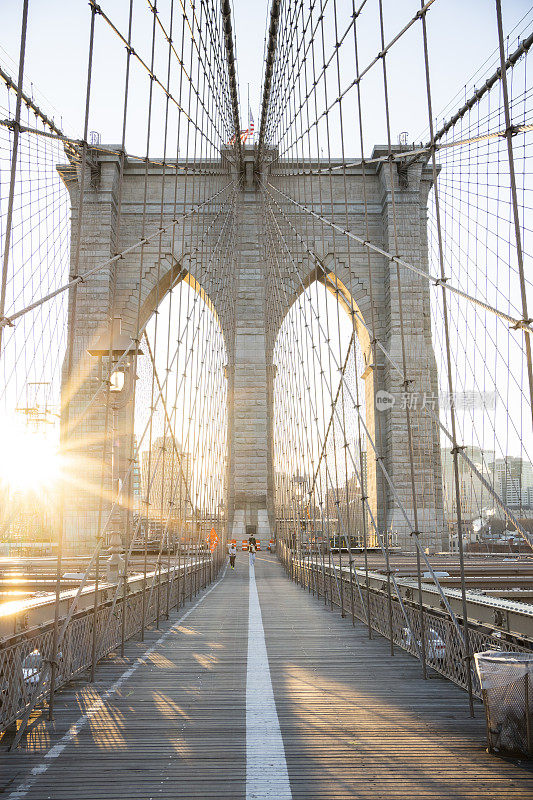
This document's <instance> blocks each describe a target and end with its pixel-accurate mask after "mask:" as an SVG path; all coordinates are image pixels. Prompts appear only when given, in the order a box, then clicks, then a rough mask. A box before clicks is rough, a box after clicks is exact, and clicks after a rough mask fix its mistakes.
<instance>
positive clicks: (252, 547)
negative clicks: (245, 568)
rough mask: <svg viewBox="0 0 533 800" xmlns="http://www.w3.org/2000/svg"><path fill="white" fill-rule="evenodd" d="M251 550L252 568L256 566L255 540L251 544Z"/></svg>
mask: <svg viewBox="0 0 533 800" xmlns="http://www.w3.org/2000/svg"><path fill="white" fill-rule="evenodd" d="M249 550H250V566H251V567H253V566H254V564H255V539H254V541H253V542H250V546H249Z"/></svg>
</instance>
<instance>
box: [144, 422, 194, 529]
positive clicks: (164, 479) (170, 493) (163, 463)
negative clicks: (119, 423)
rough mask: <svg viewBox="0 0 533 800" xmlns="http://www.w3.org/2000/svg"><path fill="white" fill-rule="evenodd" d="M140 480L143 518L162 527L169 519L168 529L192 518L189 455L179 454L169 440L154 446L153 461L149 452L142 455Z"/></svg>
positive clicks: (164, 438) (163, 440) (163, 439)
mask: <svg viewBox="0 0 533 800" xmlns="http://www.w3.org/2000/svg"><path fill="white" fill-rule="evenodd" d="M141 478H142V498H141V513H142V514H143V515H146V516H148V518H149V519H150V520H153V521H154V522H155V523H161V524H163V525H164V524H165V522H166V520H167V518H168V521H169V529H175V528H177V527H178V526H179V524H180V522H184V521H185V520H186V519H187V518H189V517H191V515H192V506H191V503H190V491H191V463H190V455H189V453H185V452H181V451H178V452H176V449H175V448H174V444H173V442H172V439H171V438H170V437H162V436H161V437H159V438H158V439H156V440H155V441H154V442H153V444H152V450H151V457H150V453H149V452H148V451H145V452H144V453H142V469H141ZM188 490H189V491H188ZM147 497H148V506H147V505H146V499H147Z"/></svg>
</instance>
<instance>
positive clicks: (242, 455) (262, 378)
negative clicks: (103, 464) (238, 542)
mask: <svg viewBox="0 0 533 800" xmlns="http://www.w3.org/2000/svg"><path fill="white" fill-rule="evenodd" d="M244 151H245V152H244V157H245V164H246V170H245V175H244V180H243V187H242V190H240V192H239V195H238V197H237V203H236V212H235V213H236V215H237V226H236V230H237V234H238V241H237V243H236V252H235V254H234V260H233V263H234V266H233V267H232V269H233V271H234V274H233V285H232V291H233V293H234V302H233V305H232V307H231V310H230V308H229V307H227V308H220V309H216V311H217V314H218V318H219V320H220V325H221V328H222V331H223V334H224V337H225V343H226V348H227V355H228V364H227V369H226V377H227V381H228V398H229V400H228V420H229V422H228V424H229V431H228V434H229V435H228V520H229V524H230V531H231V532H232V533H233V534H234V535H235V536H238V537H240V536H242V535H243V534H244V531H245V525H246V524H249V523H253V524H255V525H257V526H258V531H259V533H260V535H262V536H263V537H264V538H266V537H267V536H270V534H271V531H272V527H273V525H274V520H273V514H272V510H273V502H272V496H273V486H274V481H273V475H272V396H273V392H272V381H273V369H272V352H271V347H270V345H269V344H268V342H267V336H266V325H265V306H266V295H265V293H266V290H267V285H268V281H267V279H266V278H267V276H266V274H265V271H266V266H265V260H264V248H263V245H262V239H261V231H262V224H261V207H260V195H259V191H258V190H257V187H256V185H255V182H254V175H253V159H254V152H253V148H244ZM377 153H378V154H382V151H381V152H380V151H379V149H378V150H377ZM198 166H199V168H198V174H197V175H195V174H194V170H193V171H192V172H191V170H189V173H188V175H189V177H188V186H189V189H188V190H187V191H188V194H187V192H186V188H185V179H184V178H182V177H181V176H179V177H178V179H177V183H176V186H177V207H178V208H179V209H180V211H181V210H182V209H183V210H184V211H186V210H187V209H189V208H190V207H191V206H192V204H193V198H194V197H195V196H201V191H200V189H201V188H202V186H203V184H204V183H205V181H206V180H207V178H206V177H205V175H204V174H203V172H202V170H203V168H205V162H203V163H202V164H201V165H198ZM200 167H202V169H200ZM229 168H231V167H229ZM60 173H61V175H62V177H63V179H64V181H65V183H66V185H67V187H68V189H69V192H70V197H71V203H72V232H73V242H72V252H73V253H74V252H75V250H76V246H77V243H76V229H77V216H78V209H79V204H80V196H79V189H80V180H79V179H80V175H79V170H76V169H74V168H73V167H72V166H68V167H61V168H60ZM119 173H120V157H119V155H118V154H117V153H116V151H115V148H113V151H112V150H111V148H110V150H109V152H107V151H106V149H105V148H103V149H102V148H100V149H99V150H98V151H94V152H92V153H91V179H90V180H87V181H85V190H84V201H83V205H84V209H83V221H82V226H81V241H80V243H79V248H80V250H79V252H80V256H79V272H80V274H83V273H84V272H86V271H88V270H90V269H91V268H92V267H94V266H96V265H98V264H102V263H103V262H105V261H106V260H108V259H110V258H111V257H112V256H113V255H114V254H115V252H117V251H122V250H124V249H125V248H127V247H128V246H130V245H132V244H133V243H135V242H137V241H139V239H140V238H141V232H142V216H143V191H144V176H145V165H144V164H142V163H140V162H138V161H133V160H132V161H130V160H126V162H125V165H124V173H123V180H122V199H121V214H120V232H119V236H118V241H117V237H116V231H117V227H118V203H119V198H118V187H119ZM401 177H402V181H401V185H400V180H399V176H398V175H397V174H396V177H395V182H396V185H395V198H396V210H397V220H396V223H397V227H398V231H399V248H400V252H399V254H400V255H401V256H402V257H403V258H405V260H406V261H409V262H411V263H413V264H416V265H417V266H419V267H421V268H422V269H424V270H427V238H426V203H427V197H428V193H429V190H430V188H431V174H430V170H429V169H426V168H424V167H423V166H422V165H421V164H420V163H415V164H413V165H412V166H411V167H409V169H408V171H407V174H404V175H403V176H401ZM211 180H213V179H211ZM313 180H314V181H315V187H316V202H317V208H318V197H319V194H320V186H319V182H320V181H324V182H325V181H326V180H327V181H328V186H329V180H330V177H329V175H326V176H324V177H317V178H314V179H313ZM346 180H347V186H348V193H349V208H348V214H349V226H350V230H353V231H354V233H356V234H357V235H361V236H364V215H363V194H362V175H361V170H360V168H359V167H352V168H350V169H349V170H348V172H347V175H346ZM220 181H221V182H222V181H226V182H227V175H226V176H225V177H224V178H223V177H222V176H221V177H220ZM342 181H343V177H342V173H340V172H339V173H337V174H336V176H334V177H333V184H334V192H338V193H339V197H340V193H341V190H342ZM366 181H367V191H368V192H369V193H370V194H369V197H368V198H367V202H368V213H369V217H370V229H371V239H372V241H375V242H376V243H378V244H379V245H380V246H381V247H382V248H383V250H385V251H388V252H395V245H394V242H393V232H392V217H391V187H390V185H389V170H388V165H387V164H385V163H377V164H376V165H375V166H374V167H373V168H372V169H371V170H369V169H367V177H366ZM194 184H195V185H196V187H197V188H198V189H199V191H198V193H195V191H191V188H190V187H191V185H194ZM221 185H222V183H221ZM148 187H149V190H148V203H147V205H146V209H145V213H146V219H145V230H146V231H154V230H157V229H158V228H159V226H160V224H161V216H160V215H161V199H160V197H161V189H162V168H161V167H160V166H157V165H155V164H149V165H148ZM165 187H166V188H164V189H163V193H164V194H165V193H168V197H167V196H166V194H165V196H164V202H163V219H162V224H163V226H165V224H166V223H167V222H168V221H170V220H172V207H173V203H174V202H175V199H174V196H173V195H174V191H175V189H174V181H169V182H168V184H166V185H165ZM203 188H204V189H205V186H203ZM212 191H213V190H212V188H211V189H210V190H209V193H211V194H212ZM328 191H329V189H328ZM343 196H344V195H343ZM190 230H191V223H190V222H188V223H187V224H185V223H184V224H183V228H181V227H180V229H179V230H178V232H177V235H175V236H171V235H170V234H168V235H167V234H165V235H164V236H163V237H162V238H163V241H162V244H161V246H159V245H158V243H157V241H155V242H153V243H150V244H147V245H146V247H145V248H144V264H145V269H144V272H143V275H142V286H141V298H142V318H141V324H142V323H144V322H145V321H146V319H147V318H148V317H149V316H150V315H151V314H152V313H153V312H154V310H155V306H156V304H157V299H159V301H161V299H162V298H163V296H164V295H165V293H166V291H168V288H169V286H170V285H171V284H172V283H175V281H176V280H179V279H180V278H183V279H188V280H193V281H198V282H199V283H200V284H201V289H202V290H203V292H205V294H206V296H207V297H210V295H211V294H212V290H213V286H212V285H211V281H214V280H216V276H215V275H209V274H208V273H206V275H205V276H203V275H202V274H201V265H200V267H198V266H195V265H194V263H193V262H192V261H191V260H190V259H188V257H187V254H188V242H187V236H188V234H189V233H190ZM339 238H340V237H339V236H337V237H336V246H335V248H333V241H332V237H330V236H328V234H327V233H326V234H325V235H324V238H323V240H322V241H315V242H314V249H315V252H317V254H319V256H320V261H321V264H322V265H326V267H327V265H328V264H329V263H331V259H332V258H335V259H336V260H337V263H336V264H335V274H336V276H337V280H340V281H342V284H343V286H344V287H345V288H346V292H347V296H346V298H345V301H346V304H347V306H349V305H350V303H354V304H356V306H357V308H358V310H359V313H360V314H361V316H362V317H363V318H364V319H365V321H366V322H367V323H368V324H369V322H370V319H371V309H370V292H369V274H368V259H367V254H366V250H365V249H364V248H361V247H360V248H359V249H357V248H355V256H354V248H353V247H352V248H351V254H350V253H349V252H348V248H346V253H344V252H343V251H342V247H341V249H340V248H339ZM300 268H301V271H302V274H301V277H302V281H303V283H306V282H307V283H309V281H310V280H312V279H313V278H316V279H318V280H327V276H326V275H325V273H324V270H322V271H321V272H320V274H319V273H317V266H316V264H311V263H302V264H301V265H300ZM370 268H371V269H372V271H373V286H374V303H375V309H374V319H375V324H376V328H377V330H376V336H377V338H378V339H379V340H380V342H381V343H382V344H383V345H384V346H385V347H386V348H387V350H388V352H389V353H390V354H391V355H392V357H393V358H394V360H395V361H396V363H401V343H400V325H399V305H398V288H397V281H396V265H395V264H391V263H390V262H389V261H388V259H386V258H385V257H383V256H381V255H379V254H375V253H374V254H372V255H371V258H370ZM196 270H200V272H196ZM401 277H402V283H403V287H404V294H403V297H404V298H405V299H404V308H403V315H404V323H405V336H406V342H407V348H406V351H407V354H408V359H409V364H408V369H409V379H410V380H411V381H412V383H411V386H412V391H413V392H418V393H419V394H420V395H423V394H431V395H432V396H436V394H437V370H436V364H435V358H434V354H433V347H432V343H431V327H430V297H429V282H428V281H427V280H424V279H422V278H420V277H419V276H417V275H416V274H415V273H413V272H412V271H409V270H405V269H403V270H402V276H401ZM158 281H159V283H158ZM138 284H139V254H138V251H132V252H131V253H130V254H129V255H127V256H125V257H124V258H122V259H121V260H120V261H119V262H118V265H117V275H116V284H115V285H116V296H115V304H114V307H115V309H116V311H115V315H116V316H117V317H120V319H121V321H122V334H123V335H124V336H126V337H127V338H130V337H133V336H134V335H135V329H136V327H135V326H136V301H135V298H136V297H137V296H138ZM111 286H112V274H111V269H103V270H101V271H99V272H98V275H97V276H96V277H95V278H93V279H91V281H90V282H87V283H83V284H81V285H80V286H79V288H78V296H77V313H76V324H75V328H74V330H70V331H69V336H72V337H73V346H74V349H73V353H74V358H73V369H72V373H71V381H70V385H69V388H68V393H69V397H70V398H71V399H70V412H69V429H68V431H67V430H65V435H66V437H67V438H68V441H69V449H70V450H71V452H72V453H76V452H77V453H78V454H84V455H85V456H87V454H88V453H89V455H90V456H91V458H89V459H88V464H89V462H90V463H92V464H97V463H98V461H99V457H100V456H101V447H102V444H101V439H99V437H98V432H99V431H101V430H102V428H103V425H104V419H105V410H104V407H103V404H101V405H100V406H98V404H95V405H94V406H93V408H92V409H91V413H90V414H89V415H88V416H87V417H86V418H84V419H80V415H81V413H82V410H83V409H84V408H85V407H86V405H87V402H88V401H89V399H90V398H91V397H92V395H93V394H94V391H95V390H96V388H97V386H98V385H99V381H100V377H99V376H98V373H97V366H96V364H95V359H94V358H93V359H91V357H90V356H89V355H88V350H89V349H90V348H91V347H94V343H95V341H97V340H98V337H99V336H101V334H102V332H103V331H105V330H106V328H107V327H108V320H109V317H108V314H109V311H108V309H109V303H110V292H111ZM70 302H71V304H72V297H71V298H70ZM288 310H289V309H288V308H287V311H288ZM358 335H359V343H360V346H361V347H362V349H363V353H364V356H365V363H366V369H365V374H364V376H363V377H364V379H365V384H366V418H367V427H368V429H369V431H370V433H371V434H372V435H373V436H374V437H375V439H376V443H377V448H378V450H379V456H380V457H381V458H382V459H383V463H384V465H385V466H386V470H387V473H388V474H389V475H390V478H391V480H392V481H393V482H394V486H395V487H396V491H397V494H398V496H399V498H400V500H401V503H402V504H403V505H404V506H405V508H406V509H407V510H408V511H409V510H411V509H412V498H411V485H410V474H409V470H408V466H407V465H408V461H409V458H408V447H407V436H406V427H405V412H404V411H403V410H402V408H401V405H402V403H401V398H402V392H403V390H404V387H403V386H402V380H401V378H400V376H399V375H397V374H396V372H395V371H394V369H392V368H391V366H390V364H389V363H388V362H387V360H386V359H385V358H384V357H383V356H381V357H379V355H378V358H377V359H376V361H374V359H373V358H372V354H371V348H370V346H369V337H368V334H366V335H365V330H364V329H363V328H361V329H360V330H358ZM378 353H379V351H378ZM64 391H65V392H66V391H67V390H66V388H64ZM383 392H385V393H388V394H387V395H383ZM378 393H381V394H379V398H382V397H383V396H385V397H388V398H389V399H390V396H392V398H393V405H388V406H387V407H386V408H385V409H384V410H376V396H377V395H378ZM379 398H378V399H379ZM377 405H378V408H379V407H380V404H379V402H378V404H377ZM378 415H379V418H378ZM119 416H120V425H119V427H120V429H121V431H122V433H123V436H122V437H121V445H120V464H121V465H120V467H119V470H122V471H124V470H125V464H126V453H127V452H128V450H127V446H128V441H129V437H130V436H131V435H132V431H131V418H132V415H131V409H130V408H128V407H125V408H124V409H121V410H119ZM73 421H74V428H73V429H72V424H73ZM413 434H414V442H413V446H414V447H413V449H414V458H415V469H416V482H417V492H418V496H417V505H418V509H419V526H420V528H421V533H422V538H423V540H424V542H425V544H426V546H427V547H428V548H429V549H430V550H435V549H441V546H442V538H443V529H444V521H443V512H442V486H441V465H440V447H439V436H438V433H437V431H436V429H435V427H434V426H432V425H429V426H428V424H427V421H426V420H425V418H424V415H422V414H419V413H417V412H414V413H413ZM367 462H368V466H367V469H368V490H369V494H370V495H371V503H372V505H373V508H374V510H375V514H376V519H377V520H378V524H379V527H380V528H381V529H382V530H383V531H390V530H392V531H396V532H397V533H398V535H399V544H400V545H401V546H403V547H404V548H409V549H412V543H410V533H411V531H410V529H409V526H408V525H407V524H406V522H405V520H404V518H403V515H402V514H401V512H400V510H399V506H398V503H397V501H396V500H395V498H394V496H393V493H392V492H391V491H390V488H389V486H388V484H387V482H386V481H384V480H383V475H382V471H381V470H380V469H379V465H377V464H376V459H375V458H373V457H371V453H370V452H369V453H367ZM91 470H92V471H93V473H94V474H92V475H90V481H91V482H92V483H93V484H94V485H95V486H96V484H97V483H98V474H97V470H96V468H93V467H91V466H89V465H88V466H87V471H88V473H91ZM428 487H431V491H428V490H427V488H428ZM80 521H81V522H80ZM65 525H66V542H67V548H68V550H70V551H71V552H72V551H78V552H85V551H87V550H88V549H90V548H91V547H92V546H93V544H94V541H95V538H96V535H97V530H98V501H97V499H96V494H95V492H94V491H93V492H88V491H86V490H85V489H83V488H80V490H79V491H78V492H73V493H72V494H71V495H70V496H69V497H68V498H67V504H66V516H65Z"/></svg>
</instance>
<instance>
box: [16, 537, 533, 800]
mask: <svg viewBox="0 0 533 800" xmlns="http://www.w3.org/2000/svg"><path fill="white" fill-rule="evenodd" d="M246 559H247V557H246V556H245V554H239V556H238V562H237V569H236V571H235V572H231V571H228V572H227V573H226V575H225V577H224V578H223V579H222V580H220V582H218V583H217V584H215V585H214V588H212V589H211V591H210V593H209V594H208V595H207V596H206V597H205V598H204V599H203V600H202V599H201V597H202V596H200V598H197V599H196V600H195V601H194V602H193V604H191V605H189V606H188V607H186V608H185V609H182V610H181V611H180V613H179V614H177V615H174V616H173V618H172V619H171V620H170V622H169V623H165V625H164V626H163V627H162V629H161V630H160V631H151V632H149V636H148V637H147V641H145V642H144V643H139V642H137V643H129V644H128V649H127V653H126V656H127V657H126V658H125V659H124V660H121V659H120V658H116V657H110V658H108V659H107V660H106V661H105V663H103V664H102V665H101V666H100V667H99V669H98V681H97V682H96V683H95V684H92V685H88V684H84V683H83V682H81V681H80V682H78V683H75V684H72V685H71V686H70V687H68V688H67V689H66V690H65V691H63V692H61V693H60V695H59V697H58V705H57V717H56V721H55V723H54V724H53V725H50V724H48V723H46V722H45V720H44V718H37V719H36V721H35V722H34V724H33V727H32V729H31V733H30V735H29V736H28V738H27V740H26V741H25V742H24V743H23V744H22V745H21V746H20V747H19V748H18V750H17V752H14V753H6V752H4V753H2V754H1V756H0V761H1V766H2V770H1V775H2V778H1V781H2V782H1V784H0V786H1V789H2V796H3V797H4V796H5V797H6V798H11V799H12V800H15V798H16V799H17V800H22V798H28V799H31V800H45V799H46V798H51V800H138V799H140V798H142V800H149V798H154V800H155V799H156V798H163V800H166V798H168V799H169V800H170V799H171V798H204V799H205V800H207V799H208V798H215V797H216V798H232V800H239V799H240V798H247V800H248V798H251V797H252V795H251V794H250V791H249V792H248V795H247V784H246V763H247V751H246V747H247V736H246V681H247V674H246V668H247V650H248V597H249V574H248V565H247V560H246ZM255 572H256V586H257V590H258V593H259V601H260V605H261V612H262V622H263V627H264V634H265V641H266V648H267V653H268V661H269V666H270V675H271V680H272V686H273V691H274V698H275V707H276V710H277V716H278V719H279V727H280V729H281V734H282V739H283V744H284V748H285V757H286V764H287V769H288V776H289V780H290V791H291V794H292V797H293V798H295V799H296V798H298V800H304V799H305V800H315V798H316V800H318V799H319V798H320V799H323V800H337V798H361V799H364V800H366V799H367V798H368V800H370V799H371V798H372V800H393V799H394V798H402V800H403V799H404V798H417V799H418V798H429V797H431V798H433V800H445V798H471V799H472V800H476V799H477V798H480V799H481V798H483V800H487V798H495V799H496V798H498V800H507V799H509V800H511V799H512V800H518V798H520V800H526V798H527V800H530V798H531V797H533V771H532V768H533V765H532V764H531V763H530V764H529V765H528V764H527V763H526V762H522V763H521V764H516V763H515V762H507V761H505V760H502V759H497V758H495V757H494V756H491V755H489V754H487V753H486V752H485V738H484V720H483V714H482V708H481V706H479V707H478V709H477V713H478V718H477V719H475V720H470V718H469V717H468V703H467V698H466V695H465V694H464V692H462V691H461V690H459V689H457V688H456V687H454V686H453V685H452V684H450V683H448V682H447V681H445V680H443V679H439V678H437V679H433V680H428V681H425V682H424V681H423V680H422V679H421V677H420V667H419V665H418V663H417V662H416V660H415V659H413V658H412V657H411V656H409V655H407V654H405V653H403V652H399V653H398V654H397V655H396V656H395V657H394V658H391V657H390V656H389V645H388V643H387V642H386V641H385V640H384V639H381V638H378V639H374V640H372V641H368V639H367V637H366V629H365V628H364V626H362V625H359V624H357V625H356V627H355V628H352V626H351V624H350V623H349V622H348V621H347V620H341V619H340V617H339V615H338V613H332V612H330V611H329V610H328V609H327V608H325V607H324V606H323V605H322V604H321V603H319V602H317V600H316V599H315V598H313V597H312V596H310V595H309V594H308V593H307V592H306V591H304V590H303V589H301V588H299V587H297V586H296V585H294V584H293V583H291V582H290V581H289V580H288V579H287V578H286V577H285V575H284V573H283V571H282V569H281V567H280V565H279V564H278V562H277V561H276V560H275V559H274V558H273V557H271V556H270V555H269V554H267V553H261V554H258V556H257V561H256V570H255ZM208 591H209V590H208ZM198 600H200V602H199V604H198V605H197V606H196V607H195V604H196V603H197V601H198ZM184 613H186V614H187V615H188V616H187V618H186V619H184V620H183V622H182V623H181V624H179V619H180V618H181V617H182V616H183V614H184ZM147 648H150V649H151V650H152V652H149V653H148V655H147V656H146V657H145V658H144V660H143V661H141V662H139V661H138V660H136V659H139V658H142V656H143V653H145V651H146V650H147ZM125 670H129V671H130V672H131V674H129V675H128V673H126V675H127V677H126V678H121V676H123V675H124V672H125ZM113 684H114V685H115V688H114V690H113V689H112V690H111V691H110V687H112V686H113ZM106 691H107V692H108V694H107V695H106V696H105V700H104V701H102V700H101V699H99V698H100V697H101V696H102V695H103V693H104V692H106ZM87 712H89V716H88V717H83V716H82V717H81V720H80V715H83V714H87ZM76 723H77V726H76V728H75V729H74V730H73V729H72V726H75V725H76ZM69 729H70V733H69ZM248 746H249V747H250V737H249V740H248ZM264 756H265V758H264V775H265V787H268V775H269V769H271V768H272V767H271V766H269V763H270V762H271V761H272V760H273V759H272V758H269V753H268V752H265V754H264ZM278 766H279V765H278ZM274 768H276V767H274ZM255 797H256V798H257V800H261V797H262V795H260V794H256V795H255ZM267 797H273V795H272V794H269V792H268V788H265V793H264V797H263V800H264V798H267Z"/></svg>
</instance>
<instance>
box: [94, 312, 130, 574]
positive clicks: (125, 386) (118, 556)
mask: <svg viewBox="0 0 533 800" xmlns="http://www.w3.org/2000/svg"><path fill="white" fill-rule="evenodd" d="M131 345H132V340H131V338H130V337H129V336H127V335H126V334H124V333H122V320H121V318H120V317H114V319H113V321H112V325H111V331H109V332H106V333H104V334H102V335H101V336H100V337H99V339H98V340H97V341H96V343H95V344H94V345H93V346H91V347H90V348H88V353H89V354H90V355H91V356H95V357H97V358H98V371H99V375H100V377H102V376H103V360H104V359H107V360H108V364H107V367H108V369H107V374H108V376H109V378H108V380H109V384H108V390H107V392H106V398H105V402H106V403H109V404H110V408H111V414H112V416H111V420H112V422H111V491H112V497H114V498H117V503H116V504H115V509H114V511H113V514H112V517H111V522H110V534H109V546H110V556H109V559H108V561H107V576H106V577H107V580H108V581H118V579H119V577H120V575H121V574H122V572H123V568H124V558H123V556H122V552H123V542H122V537H121V529H122V525H121V505H122V503H119V502H118V498H119V495H120V491H121V488H122V483H123V479H122V478H121V476H120V435H119V432H118V430H117V429H118V414H119V411H120V410H121V409H123V408H125V407H126V406H127V404H128V403H129V402H130V400H131V398H132V395H133V389H134V387H135V381H136V379H137V376H136V375H135V374H134V372H135V370H134V369H133V367H134V363H135V351H134V352H131V356H130V351H131V350H132V346H131ZM125 354H127V355H126V358H124V356H125ZM136 354H137V356H140V355H143V353H142V351H141V350H140V349H137V350H136ZM130 435H131V436H133V430H132V431H130Z"/></svg>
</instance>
